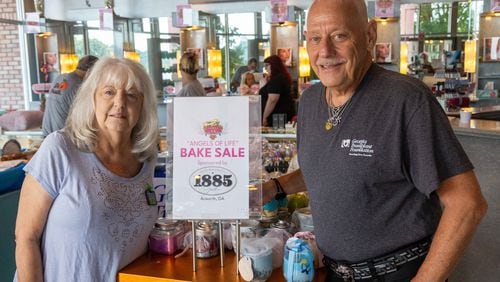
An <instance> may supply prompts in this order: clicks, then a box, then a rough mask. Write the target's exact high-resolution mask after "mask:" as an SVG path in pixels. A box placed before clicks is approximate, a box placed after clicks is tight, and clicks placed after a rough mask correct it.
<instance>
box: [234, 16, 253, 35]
mask: <svg viewBox="0 0 500 282" xmlns="http://www.w3.org/2000/svg"><path fill="white" fill-rule="evenodd" d="M228 24H229V29H230V30H229V33H230V34H231V33H232V34H255V24H254V14H253V13H238V14H229V15H228Z"/></svg>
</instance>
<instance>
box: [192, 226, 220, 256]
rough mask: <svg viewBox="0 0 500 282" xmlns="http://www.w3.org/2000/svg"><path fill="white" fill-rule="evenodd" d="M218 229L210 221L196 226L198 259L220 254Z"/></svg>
mask: <svg viewBox="0 0 500 282" xmlns="http://www.w3.org/2000/svg"><path fill="white" fill-rule="evenodd" d="M217 234H218V232H217V228H216V226H215V224H214V223H212V222H210V221H201V222H198V224H197V225H196V257H198V258H210V257H214V256H216V255H217V254H218V251H219V247H218V239H217Z"/></svg>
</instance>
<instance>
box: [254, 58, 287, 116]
mask: <svg viewBox="0 0 500 282" xmlns="http://www.w3.org/2000/svg"><path fill="white" fill-rule="evenodd" d="M264 67H265V70H266V72H267V77H266V79H267V82H266V84H265V85H264V86H262V87H261V88H260V90H259V95H260V96H261V102H262V126H271V125H272V118H273V114H286V118H287V121H290V120H291V119H292V117H293V116H294V115H295V105H294V101H293V99H292V96H291V93H290V87H291V85H292V78H291V76H290V73H289V72H288V70H287V69H286V67H285V65H283V62H282V61H281V59H280V57H278V56H277V55H272V56H269V57H267V58H266V59H265V60H264Z"/></svg>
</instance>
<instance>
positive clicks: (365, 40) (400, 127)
mask: <svg viewBox="0 0 500 282" xmlns="http://www.w3.org/2000/svg"><path fill="white" fill-rule="evenodd" d="M306 26H307V31H306V33H305V36H306V42H307V50H308V54H309V58H310V62H311V66H312V68H313V70H314V72H315V73H316V74H317V75H318V77H319V79H320V81H321V83H317V84H315V85H312V86H311V87H309V88H308V89H307V90H305V91H304V93H303V94H302V95H301V99H300V103H299V111H298V124H297V148H298V161H299V166H300V169H299V170H297V171H295V172H292V173H290V174H287V175H284V176H281V177H279V178H277V179H276V180H272V181H268V182H265V183H263V201H264V202H266V201H269V200H271V199H273V196H274V195H275V194H282V193H278V192H280V191H281V189H282V190H284V192H285V193H288V194H290V193H296V192H298V191H304V190H306V187H307V191H308V193H309V197H310V201H309V203H310V206H311V210H312V214H313V216H314V222H315V223H317V224H315V225H314V232H315V235H316V241H317V244H318V247H319V249H320V250H321V253H322V254H324V259H323V261H324V263H325V266H326V267H327V277H326V281H410V280H411V281H412V282H420V281H445V280H446V279H447V277H449V275H450V274H451V272H452V271H453V268H454V267H455V265H456V264H457V262H458V260H459V259H460V257H461V255H462V254H463V252H464V249H465V248H466V246H467V245H468V244H469V242H470V240H471V238H472V236H473V234H474V232H475V230H476V228H477V226H478V224H479V222H480V220H481V219H482V218H483V217H484V215H485V213H486V210H487V203H486V201H485V199H484V197H483V195H482V193H481V190H480V187H479V184H478V181H477V179H476V176H475V174H474V172H473V165H472V163H471V162H470V160H469V159H468V157H467V156H466V154H465V152H464V150H463V148H462V146H461V145H460V143H459V141H458V139H457V138H456V136H455V134H454V133H453V130H452V128H451V126H450V123H449V121H448V118H447V116H446V114H445V113H444V112H443V110H442V108H441V107H440V105H439V104H438V102H437V101H436V99H435V98H434V97H432V93H431V92H430V89H429V88H428V87H426V86H425V85H424V84H423V83H422V82H421V81H419V80H417V79H415V78H413V77H409V76H405V75H401V74H399V73H396V72H392V71H388V70H385V69H383V68H382V67H379V66H378V65H377V64H375V63H373V62H372V55H371V53H372V50H373V47H374V45H375V42H376V40H377V25H376V22H375V21H374V20H371V21H368V17H367V8H366V5H365V1H363V0H349V1H347V0H315V1H313V3H312V5H311V7H310V9H309V14H308V18H307V24H306ZM278 184H279V185H278ZM280 187H281V188H280ZM278 188H280V189H278ZM404 252H406V254H407V256H408V257H407V258H405V259H403V260H401V256H400V254H402V253H404ZM395 260H396V261H398V263H397V264H395V263H394V261H395Z"/></svg>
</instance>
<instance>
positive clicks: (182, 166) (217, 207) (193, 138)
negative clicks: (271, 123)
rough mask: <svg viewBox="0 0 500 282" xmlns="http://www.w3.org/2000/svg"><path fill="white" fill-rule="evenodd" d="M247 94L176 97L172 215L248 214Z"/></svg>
mask: <svg viewBox="0 0 500 282" xmlns="http://www.w3.org/2000/svg"><path fill="white" fill-rule="evenodd" d="M248 104H249V101H248V97H244V96H240V97H177V98H175V99H174V130H173V132H174V142H173V161H174V165H173V171H174V172H173V218H174V219H245V218H248V216H249V203H248V198H249V195H248V183H249V164H248V163H249V155H248V154H249V144H248V143H249V133H248V132H249V125H248V124H249V117H248V112H249V110H248V108H249V106H248Z"/></svg>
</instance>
